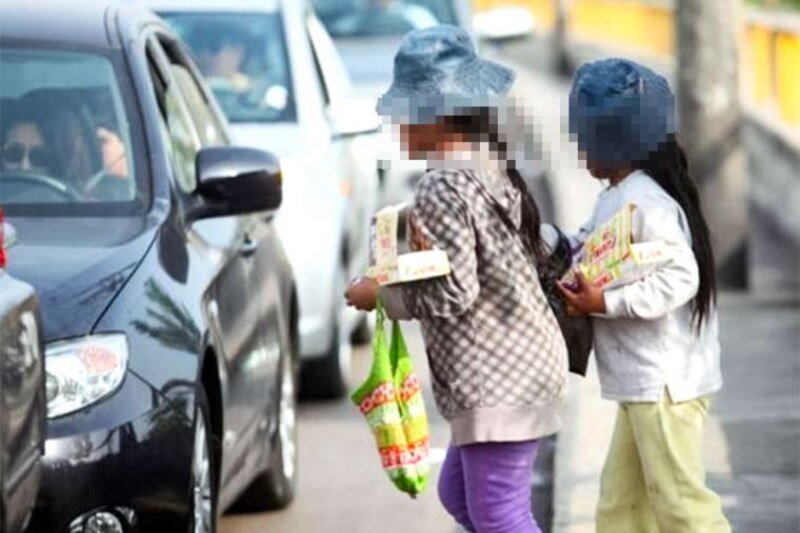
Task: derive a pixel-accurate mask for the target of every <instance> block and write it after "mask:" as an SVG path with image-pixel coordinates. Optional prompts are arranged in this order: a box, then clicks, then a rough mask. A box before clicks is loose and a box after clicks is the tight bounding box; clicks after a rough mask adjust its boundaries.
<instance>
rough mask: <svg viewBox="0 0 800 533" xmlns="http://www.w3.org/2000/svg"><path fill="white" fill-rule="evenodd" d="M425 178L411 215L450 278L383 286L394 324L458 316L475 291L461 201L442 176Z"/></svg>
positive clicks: (470, 234)
mask: <svg viewBox="0 0 800 533" xmlns="http://www.w3.org/2000/svg"><path fill="white" fill-rule="evenodd" d="M441 172H442V175H441V177H440V176H429V177H427V179H425V180H423V182H421V183H420V185H419V188H418V190H417V193H416V197H415V201H414V207H413V215H414V218H415V223H416V224H417V229H418V230H419V231H420V232H421V233H422V237H423V238H424V240H425V241H427V242H428V243H430V244H431V245H432V246H433V247H435V248H438V249H440V250H444V251H445V252H446V253H447V257H448V259H449V261H450V267H451V273H450V274H449V275H447V276H443V277H439V278H432V279H427V280H421V281H415V282H411V283H403V284H398V285H392V286H387V287H383V288H382V289H381V292H382V296H383V302H384V306H385V308H386V312H387V314H388V315H389V317H391V318H395V319H411V318H416V319H422V318H432V317H445V316H458V315H460V314H463V313H464V312H466V311H467V309H469V308H470V307H471V306H472V304H473V303H474V302H475V299H476V298H477V297H478V292H479V291H480V286H479V283H478V274H477V258H476V255H475V246H476V241H475V232H474V229H473V227H472V221H471V217H470V215H469V211H468V208H467V205H466V203H465V202H464V200H463V198H462V197H461V196H460V195H459V194H458V193H457V192H456V191H455V189H453V187H452V185H451V184H450V183H448V181H447V177H446V174H444V171H441Z"/></svg>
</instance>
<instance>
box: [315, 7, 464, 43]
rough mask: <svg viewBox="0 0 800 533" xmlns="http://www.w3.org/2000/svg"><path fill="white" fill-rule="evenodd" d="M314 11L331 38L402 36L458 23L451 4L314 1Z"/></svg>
mask: <svg viewBox="0 0 800 533" xmlns="http://www.w3.org/2000/svg"><path fill="white" fill-rule="evenodd" d="M314 8H315V9H316V11H317V14H318V15H319V17H320V19H321V20H322V23H323V24H324V25H325V27H326V28H327V30H328V33H330V34H331V35H332V36H333V37H334V38H336V37H379V36H386V35H403V34H405V33H406V32H409V31H411V30H418V29H422V28H428V27H430V26H435V25H437V24H457V23H458V22H457V17H456V12H455V6H454V5H453V3H452V0H314Z"/></svg>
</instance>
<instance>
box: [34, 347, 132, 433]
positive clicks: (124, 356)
mask: <svg viewBox="0 0 800 533" xmlns="http://www.w3.org/2000/svg"><path fill="white" fill-rule="evenodd" d="M45 351H46V358H45V373H46V376H47V377H46V390H47V417H48V418H55V417H58V416H62V415H66V414H68V413H72V412H74V411H77V410H79V409H83V408H84V407H87V406H89V405H92V404H93V403H95V402H97V401H99V400H101V399H103V398H105V397H106V396H108V395H109V394H111V393H112V392H114V391H115V390H117V388H119V386H120V384H121V383H122V380H123V378H124V377H125V370H126V369H127V367H128V340H127V338H126V337H125V335H121V334H110V335H92V336H88V337H82V338H80V339H73V340H69V341H63V342H54V343H51V344H48V345H47V347H46V350H45Z"/></svg>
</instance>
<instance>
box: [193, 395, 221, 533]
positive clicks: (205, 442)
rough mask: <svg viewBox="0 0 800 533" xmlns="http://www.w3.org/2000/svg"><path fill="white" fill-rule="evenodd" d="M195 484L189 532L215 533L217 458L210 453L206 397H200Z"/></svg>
mask: <svg viewBox="0 0 800 533" xmlns="http://www.w3.org/2000/svg"><path fill="white" fill-rule="evenodd" d="M196 409H197V414H196V416H195V420H196V421H195V430H194V445H193V446H194V448H193V453H192V485H191V494H190V509H191V510H192V512H191V515H190V517H189V524H190V526H189V533H215V532H216V530H217V494H216V478H215V472H216V470H215V465H214V456H213V454H212V453H211V432H210V430H209V427H210V426H209V416H208V403H207V401H206V398H205V394H204V393H202V392H200V393H199V394H198V397H197V408H196Z"/></svg>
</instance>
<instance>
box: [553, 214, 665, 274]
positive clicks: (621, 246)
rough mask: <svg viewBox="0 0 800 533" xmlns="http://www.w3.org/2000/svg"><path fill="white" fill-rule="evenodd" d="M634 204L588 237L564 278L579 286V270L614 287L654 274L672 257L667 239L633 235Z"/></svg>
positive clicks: (615, 215)
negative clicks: (642, 238)
mask: <svg viewBox="0 0 800 533" xmlns="http://www.w3.org/2000/svg"><path fill="white" fill-rule="evenodd" d="M635 210H636V206H635V205H634V204H627V205H626V206H625V207H623V208H622V209H620V210H619V211H618V212H617V213H616V214H614V216H613V217H611V219H610V220H609V221H608V222H606V223H605V224H603V226H601V227H600V228H598V229H596V230H595V231H594V232H592V233H591V234H590V235H589V236H588V237H587V238H586V240H585V241H584V243H583V249H582V250H581V252H580V254H579V255H578V258H577V262H576V264H575V265H574V266H573V268H572V269H570V271H568V272H567V273H566V274H565V275H564V277H563V278H562V280H561V281H562V282H564V283H565V284H566V285H567V286H570V287H576V285H577V279H576V277H575V273H576V271H579V272H581V273H582V274H583V276H584V277H585V278H586V279H587V280H588V281H589V282H590V283H592V284H593V285H596V286H598V287H601V288H608V289H610V288H613V287H618V286H621V285H627V284H629V283H633V282H635V281H638V280H640V279H642V278H643V277H645V276H647V275H649V274H651V273H652V272H653V271H655V270H656V269H657V268H659V267H660V266H662V265H664V264H666V263H667V262H669V260H670V253H669V248H668V246H667V243H665V242H664V241H650V242H638V243H634V242H633V239H632V230H631V228H632V225H633V213H634V211H635Z"/></svg>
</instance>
